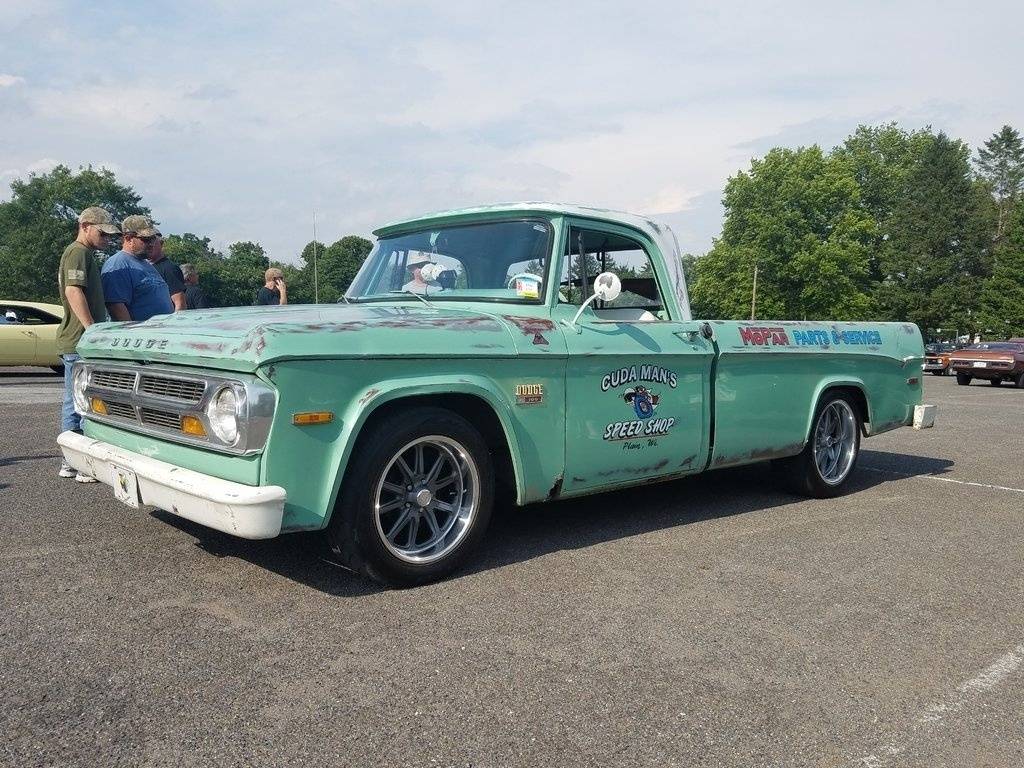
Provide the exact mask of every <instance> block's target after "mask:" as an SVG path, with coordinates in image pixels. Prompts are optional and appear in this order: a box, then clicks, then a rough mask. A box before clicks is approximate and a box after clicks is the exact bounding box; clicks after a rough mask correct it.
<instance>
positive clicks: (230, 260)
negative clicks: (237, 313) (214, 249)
mask: <svg viewBox="0 0 1024 768" xmlns="http://www.w3.org/2000/svg"><path fill="white" fill-rule="evenodd" d="M193 263H195V262H193ZM196 266H197V268H198V270H199V280H200V282H201V283H202V285H203V287H204V289H205V290H206V294H207V296H209V297H210V300H211V303H212V304H214V305H215V306H218V307H244V306H249V305H251V304H252V303H253V302H254V301H255V300H256V292H257V291H258V290H259V288H260V286H261V285H263V276H264V273H265V272H266V270H267V267H269V266H270V260H269V259H268V258H267V254H266V251H264V250H263V246H261V245H260V244H259V243H254V242H250V241H241V242H237V243H232V244H231V245H229V246H228V253H227V256H225V257H224V258H208V257H207V258H203V259H201V260H200V261H199V263H198V264H197V265H196Z"/></svg>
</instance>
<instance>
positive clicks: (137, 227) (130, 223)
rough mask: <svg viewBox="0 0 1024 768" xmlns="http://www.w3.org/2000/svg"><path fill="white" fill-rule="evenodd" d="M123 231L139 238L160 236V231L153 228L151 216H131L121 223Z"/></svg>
mask: <svg viewBox="0 0 1024 768" xmlns="http://www.w3.org/2000/svg"><path fill="white" fill-rule="evenodd" d="M121 231H122V232H124V233H125V234H126V235H127V234H133V235H137V236H138V237H152V236H153V235H159V234H160V230H159V229H157V228H156V227H154V226H153V221H152V219H150V218H149V216H129V217H128V218H126V219H125V220H124V221H122V222H121Z"/></svg>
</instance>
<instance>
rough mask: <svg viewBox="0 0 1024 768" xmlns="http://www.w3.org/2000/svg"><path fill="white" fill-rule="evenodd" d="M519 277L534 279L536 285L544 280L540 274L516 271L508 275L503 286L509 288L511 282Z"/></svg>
mask: <svg viewBox="0 0 1024 768" xmlns="http://www.w3.org/2000/svg"><path fill="white" fill-rule="evenodd" d="M521 277H528V278H530V279H531V280H536V281H537V285H538V286H539V285H540V284H541V283H543V282H544V278H543V277H541V276H540V275H535V274H533V273H532V272H517V273H516V274H514V275H512V277H510V278H509V279H508V283H506V284H505V287H506V288H511V287H512V283H514V282H515V281H516V280H518V279H519V278H521Z"/></svg>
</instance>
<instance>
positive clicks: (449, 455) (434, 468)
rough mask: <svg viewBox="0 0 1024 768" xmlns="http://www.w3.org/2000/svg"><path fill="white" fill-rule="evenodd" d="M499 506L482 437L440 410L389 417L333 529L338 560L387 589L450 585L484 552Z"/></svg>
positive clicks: (358, 461) (345, 491)
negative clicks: (469, 560)
mask: <svg viewBox="0 0 1024 768" xmlns="http://www.w3.org/2000/svg"><path fill="white" fill-rule="evenodd" d="M493 503H494V469H493V465H492V463H491V457H490V452H489V451H488V448H487V444H486V442H485V441H484V439H483V437H482V436H481V435H480V433H479V432H478V431H477V430H476V428H475V427H473V425H472V424H470V423H469V422H468V421H466V420H465V419H464V418H462V417H461V416H459V415H458V414H456V413H453V412H451V411H447V410H443V409H440V408H414V409H410V410H406V411H401V412H399V413H395V414H392V415H391V416H388V417H387V418H385V419H384V420H383V421H381V422H379V423H378V424H376V425H375V426H374V427H373V431H372V432H371V433H370V434H368V435H367V436H366V437H365V439H363V440H360V442H359V444H358V445H357V446H356V449H355V451H354V452H353V458H352V460H351V464H350V466H349V469H348V471H347V472H346V473H345V479H344V482H343V485H342V489H341V492H340V493H339V495H338V504H337V506H336V507H335V510H334V514H333V516H332V517H331V522H330V525H329V526H328V528H327V538H328V541H329V543H330V545H331V548H332V549H333V550H334V552H335V554H336V555H337V556H338V557H339V558H340V559H341V560H342V562H343V563H344V564H345V565H347V566H348V567H350V568H352V569H353V570H355V571H358V572H360V573H363V574H365V575H367V576H369V577H370V578H372V579H374V580H376V581H379V582H381V583H383V584H387V585H389V586H394V587H409V586H415V585H417V584H425V583H427V582H430V581H436V580H438V579H441V578H444V577H445V576H447V575H448V574H450V573H451V572H452V571H454V570H455V569H456V568H458V567H459V565H461V564H462V563H463V562H464V561H465V560H466V558H467V557H468V556H469V555H470V554H471V552H472V551H473V550H474V549H475V548H476V547H477V546H478V545H479V543H480V540H481V539H482V538H483V535H484V532H485V531H486V529H487V525H488V523H489V522H490V517H491V508H492V506H493Z"/></svg>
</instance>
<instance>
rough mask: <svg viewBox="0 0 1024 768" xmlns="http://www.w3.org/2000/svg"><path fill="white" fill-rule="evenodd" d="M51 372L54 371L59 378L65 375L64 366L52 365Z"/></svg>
mask: <svg viewBox="0 0 1024 768" xmlns="http://www.w3.org/2000/svg"><path fill="white" fill-rule="evenodd" d="M50 370H51V371H53V372H54V373H56V374H57V375H58V376H63V375H64V366H63V365H51V366H50Z"/></svg>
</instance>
